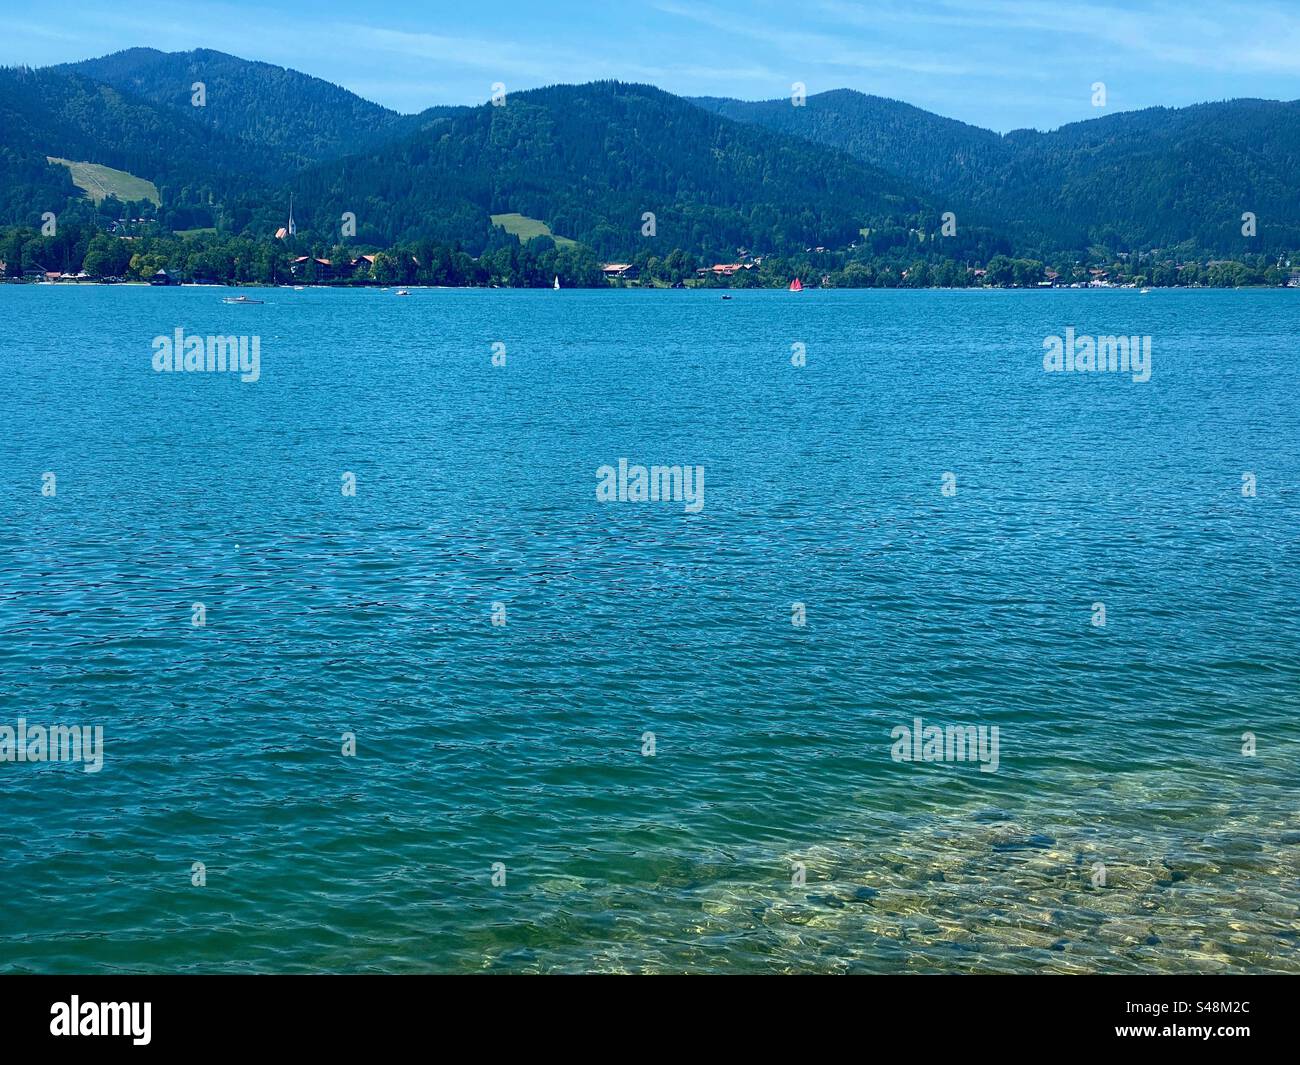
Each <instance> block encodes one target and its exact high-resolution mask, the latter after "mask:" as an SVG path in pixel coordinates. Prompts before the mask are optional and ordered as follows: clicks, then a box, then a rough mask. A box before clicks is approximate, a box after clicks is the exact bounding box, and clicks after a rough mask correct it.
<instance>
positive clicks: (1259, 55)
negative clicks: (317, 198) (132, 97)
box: [0, 0, 1300, 131]
mask: <svg viewBox="0 0 1300 1065" xmlns="http://www.w3.org/2000/svg"><path fill="white" fill-rule="evenodd" d="M0 28H3V31H4V32H3V34H0V64H15V63H26V64H29V65H32V66H42V65H45V64H48V63H59V62H65V61H69V60H75V59H84V58H88V57H91V56H98V55H104V54H106V53H108V52H113V51H117V50H119V49H121V48H127V47H131V46H133V45H147V46H151V47H154V48H161V49H163V50H166V51H174V50H182V49H189V48H196V47H209V48H216V49H219V50H220V51H224V52H231V53H233V54H235V55H240V56H244V57H245V58H249V59H261V60H265V61H267V62H271V63H278V64H280V65H282V66H289V67H294V68H295V69H298V70H302V71H305V72H306V73H308V74H314V75H316V76H318V77H322V78H326V79H328V80H330V81H333V82H336V83H338V84H341V85H343V86H345V87H347V88H349V89H351V90H353V91H354V92H357V93H360V94H361V95H362V96H365V97H367V98H368V99H372V100H376V101H378V102H380V103H382V104H386V105H388V106H389V107H393V108H396V109H397V110H400V111H418V110H421V109H423V108H424V107H427V106H429V105H431V104H435V103H479V102H482V101H483V100H486V99H487V98H488V97H489V96H490V94H491V86H492V83H493V82H502V83H504V84H505V85H506V87H507V89H508V90H517V89H525V88H532V87H535V86H538V85H549V84H553V83H555V82H578V81H590V80H593V79H595V78H612V77H616V78H620V79H623V80H626V81H645V82H650V83H652V84H655V85H658V86H660V87H662V88H664V89H667V90H669V91H670V92H677V93H681V94H684V95H709V96H736V97H740V98H742V99H771V98H775V97H780V96H788V95H789V93H790V86H791V84H792V83H793V82H796V81H800V82H803V83H804V84H805V85H807V88H808V92H809V93H810V94H811V93H815V92H821V91H823V90H826V89H833V88H840V87H849V88H854V89H859V90H861V91H863V92H869V93H876V94H878V95H881V96H890V97H893V98H895V99H900V100H906V101H907V102H908V103H913V104H916V105H917V106H919V107H924V108H926V109H927V110H931V111H935V112H938V113H939V114H943V115H949V116H951V117H953V118H959V119H962V120H963V121H966V122H971V123H974V124H976V125H981V126H985V127H988V128H991V129H996V130H999V131H1006V130H1009V129H1015V128H1019V127H1025V126H1033V127H1037V128H1039V129H1049V128H1052V127H1055V126H1059V125H1061V124H1063V123H1065V122H1072V121H1076V120H1078V119H1085V118H1094V117H1096V116H1097V115H1098V114H1100V113H1102V112H1101V111H1099V110H1098V109H1097V108H1094V107H1093V106H1092V103H1091V95H1092V92H1091V86H1092V84H1093V82H1096V81H1101V82H1104V83H1105V84H1106V89H1107V105H1108V107H1107V109H1108V110H1129V109H1132V108H1138V107H1147V106H1151V105H1155V104H1165V105H1169V106H1181V105H1185V104H1189V103H1197V102H1200V101H1203V100H1218V99H1225V98H1229V97H1237V96H1259V97H1267V98H1270V99H1284V100H1291V99H1296V98H1300V7H1298V6H1297V5H1295V4H1294V3H1278V2H1274V0H1256V2H1251V3H1236V2H1234V0H1219V2H1214V0H1211V2H1203V0H1181V2H1178V3H1166V2H1162V0H1154V2H1142V0H1131V2H1123V3H1118V2H1117V3H1114V4H1113V5H1112V4H1104V3H1085V2H1078V0H1052V2H1044V3H1040V2H1038V0H879V2H872V0H857V2H853V0H782V2H775V0H722V2H715V0H644V2H638V0H603V2H598V3H575V2H568V0H487V2H481V3H477V4H475V3H463V2H462V3H445V2H441V0H437V2H435V0H423V2H421V0H383V2H382V3H358V2H357V0H312V2H311V3H310V4H303V3H301V0H299V2H298V3H293V4H290V3H279V2H275V0H258V2H247V0H223V2H207V0H171V2H165V3H163V2H157V0H132V3H130V4H105V3H103V2H102V0H43V2H42V3H40V4H39V5H36V4H32V5H25V6H24V7H23V8H21V9H19V8H18V7H17V5H14V6H13V7H10V10H9V12H8V13H6V14H5V15H4V16H0Z"/></svg>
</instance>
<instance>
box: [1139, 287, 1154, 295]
mask: <svg viewBox="0 0 1300 1065" xmlns="http://www.w3.org/2000/svg"><path fill="white" fill-rule="evenodd" d="M1150 291H1151V290H1150V289H1149V288H1144V289H1143V290H1142V291H1141V292H1139V293H1138V295H1139V296H1145V295H1146V294H1147V293H1148V292H1150Z"/></svg>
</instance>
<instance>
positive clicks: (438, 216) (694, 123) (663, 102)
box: [296, 82, 928, 255]
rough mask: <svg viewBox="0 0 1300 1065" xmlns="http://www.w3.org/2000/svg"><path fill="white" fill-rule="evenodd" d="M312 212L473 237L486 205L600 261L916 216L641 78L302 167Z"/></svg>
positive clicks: (885, 194)
mask: <svg viewBox="0 0 1300 1065" xmlns="http://www.w3.org/2000/svg"><path fill="white" fill-rule="evenodd" d="M296 188H297V196H298V202H300V203H302V204H305V205H307V204H309V205H311V207H310V210H311V212H312V214H311V217H312V218H313V219H319V218H321V217H323V218H325V219H334V218H337V217H339V215H340V214H341V212H343V211H352V212H354V213H355V214H356V215H357V218H358V226H359V227H360V226H361V225H366V226H369V227H373V231H374V234H375V236H376V238H382V239H385V240H394V239H403V238H409V237H413V236H415V235H417V234H420V233H422V232H423V233H427V234H428V235H431V236H434V237H437V238H439V239H443V240H458V241H461V242H463V243H465V244H466V246H468V247H476V246H481V244H482V243H483V240H484V238H485V235H486V228H485V227H486V223H487V218H488V216H489V215H491V214H496V213H504V212H518V213H520V214H523V215H527V216H529V217H532V218H539V219H544V220H545V221H546V222H547V223H548V224H549V225H550V227H551V229H552V231H554V232H556V233H561V234H563V235H564V236H567V237H571V238H573V239H576V240H578V241H580V242H582V243H584V244H587V245H589V246H590V247H592V248H593V249H595V250H596V251H597V252H598V253H600V254H602V255H627V254H631V253H632V252H634V251H636V250H640V249H641V248H644V247H645V238H644V237H643V236H642V226H643V217H644V215H645V214H646V213H647V212H648V213H651V214H653V215H654V216H655V229H656V232H655V238H654V239H655V241H656V243H657V244H658V245H660V246H662V247H663V248H664V250H665V252H666V251H667V250H670V249H672V248H685V249H690V250H706V249H707V250H709V251H711V252H714V253H716V254H718V255H730V254H734V252H735V249H736V248H738V247H748V248H759V249H767V250H783V249H784V250H788V249H794V248H798V249H799V250H802V249H803V248H804V247H808V246H816V245H833V246H837V247H843V246H845V245H847V244H849V243H851V242H853V241H855V240H856V239H858V234H859V230H860V229H861V228H863V227H871V226H884V225H888V224H890V223H891V222H892V223H893V224H901V223H902V222H904V221H906V220H907V219H909V218H912V217H914V216H919V215H920V214H921V213H922V212H923V211H925V210H928V208H926V207H925V206H924V204H923V201H922V200H921V199H920V198H919V197H918V196H916V195H915V194H913V193H912V192H910V191H909V190H908V188H907V186H906V184H905V183H904V182H902V181H900V180H898V179H897V178H893V177H890V176H888V175H886V174H885V173H884V172H882V171H880V170H878V169H876V168H874V167H870V166H866V165H864V164H863V163H860V162H858V161H857V160H855V159H853V158H852V157H850V156H849V155H847V154H845V153H842V152H838V151H827V150H825V149H821V148H818V147H816V146H813V145H810V144H808V143H806V142H805V141H802V140H800V139H798V138H794V137H787V136H785V135H783V134H779V133H772V132H769V131H766V130H761V129H757V128H754V127H751V126H746V125H743V124H741V123H737V122H732V121H730V120H729V119H725V118H720V117H718V116H716V115H711V114H709V113H707V112H705V111H703V110H702V109H700V108H698V107H695V106H693V105H692V104H690V103H689V102H688V101H686V100H683V99H682V98H680V97H677V96H672V95H670V94H669V93H666V92H663V91H662V90H659V89H656V88H653V87H651V86H647V85H628V84H624V83H621V82H595V83H592V84H589V85H580V86H573V85H559V86H554V87H552V88H547V89H537V90H534V91H531V92H523V93H516V94H513V95H511V96H510V97H509V100H508V102H507V104H506V106H502V107H496V106H492V105H490V104H485V105H483V106H482V107H478V108H474V109H472V110H470V111H468V112H466V113H464V114H462V115H459V116H456V117H453V118H450V119H448V120H447V121H446V122H444V123H443V124H441V125H439V126H437V127H435V128H433V129H431V130H426V131H422V132H421V133H419V134H416V135H415V136H413V137H410V138H407V139H405V140H403V141H399V142H396V143H392V144H389V145H386V146H384V147H382V148H381V149H379V150H378V151H377V152H374V153H371V154H368V155H361V156H352V157H349V158H347V159H344V160H339V161H337V162H335V163H332V164H326V165H324V166H321V167H319V168H316V169H315V170H312V171H309V172H308V173H305V174H303V175H301V176H300V177H299V178H298V179H297V182H296Z"/></svg>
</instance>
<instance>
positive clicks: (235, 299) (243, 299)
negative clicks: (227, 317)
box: [221, 296, 265, 304]
mask: <svg viewBox="0 0 1300 1065" xmlns="http://www.w3.org/2000/svg"><path fill="white" fill-rule="evenodd" d="M221 302H222V303H258V304H260V303H263V302H265V301H263V300H250V299H249V298H248V297H247V296H223V297H221Z"/></svg>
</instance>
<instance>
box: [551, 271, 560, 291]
mask: <svg viewBox="0 0 1300 1065" xmlns="http://www.w3.org/2000/svg"><path fill="white" fill-rule="evenodd" d="M551 287H552V288H559V287H560V275H559V274H556V275H555V284H554V285H552V286H551Z"/></svg>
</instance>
